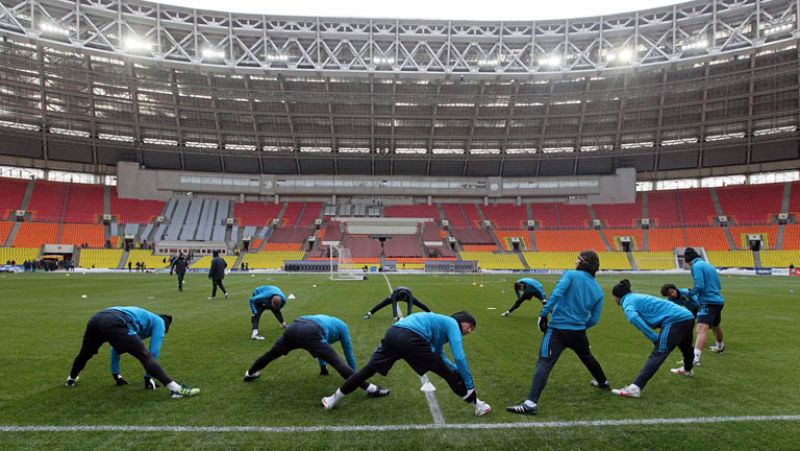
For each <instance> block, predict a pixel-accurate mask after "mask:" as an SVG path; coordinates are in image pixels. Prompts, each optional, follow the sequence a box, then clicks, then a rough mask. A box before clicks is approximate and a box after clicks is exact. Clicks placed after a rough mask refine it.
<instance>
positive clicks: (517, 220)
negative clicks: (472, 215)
mask: <svg viewBox="0 0 800 451" xmlns="http://www.w3.org/2000/svg"><path fill="white" fill-rule="evenodd" d="M481 211H483V216H484V217H486V219H488V220H490V221H492V223H494V225H495V228H496V229H500V230H519V229H522V228H525V227H526V225H527V222H528V210H527V208H526V207H525V206H524V205H520V206H516V205H511V204H500V205H483V206H481Z"/></svg>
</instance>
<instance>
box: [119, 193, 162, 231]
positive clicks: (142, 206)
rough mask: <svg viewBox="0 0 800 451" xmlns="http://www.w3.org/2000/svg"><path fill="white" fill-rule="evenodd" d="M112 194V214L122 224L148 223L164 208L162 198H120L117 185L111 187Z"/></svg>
mask: <svg viewBox="0 0 800 451" xmlns="http://www.w3.org/2000/svg"><path fill="white" fill-rule="evenodd" d="M110 194H111V195H110V200H111V214H112V215H114V216H116V217H117V222H119V223H121V224H147V223H148V222H150V221H152V220H153V218H155V217H157V216H159V215H161V212H162V211H163V210H164V202H163V201H160V200H138V199H120V198H119V196H118V194H117V188H116V187H112V188H111V193H110Z"/></svg>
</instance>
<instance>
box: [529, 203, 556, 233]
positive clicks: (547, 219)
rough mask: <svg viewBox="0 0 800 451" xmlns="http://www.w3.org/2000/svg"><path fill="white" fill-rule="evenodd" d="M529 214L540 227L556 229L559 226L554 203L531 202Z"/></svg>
mask: <svg viewBox="0 0 800 451" xmlns="http://www.w3.org/2000/svg"><path fill="white" fill-rule="evenodd" d="M531 214H532V215H533V219H534V220H535V221H536V222H537V223H538V225H539V227H540V228H542V229H557V228H558V227H559V222H558V209H557V208H556V204H553V203H542V204H531Z"/></svg>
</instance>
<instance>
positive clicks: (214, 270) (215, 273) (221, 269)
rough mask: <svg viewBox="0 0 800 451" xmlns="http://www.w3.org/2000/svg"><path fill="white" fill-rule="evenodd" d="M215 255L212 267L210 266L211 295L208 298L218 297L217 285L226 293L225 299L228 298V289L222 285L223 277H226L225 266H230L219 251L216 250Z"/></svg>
mask: <svg viewBox="0 0 800 451" xmlns="http://www.w3.org/2000/svg"><path fill="white" fill-rule="evenodd" d="M213 256H214V257H213V258H212V259H211V267H210V268H208V278H209V279H211V296H209V297H208V300H212V299H214V298H216V297H217V287H219V289H220V290H222V292H223V293H224V294H225V299H228V291H227V290H226V289H225V286H224V285H222V279H224V278H225V268H227V267H228V263H227V262H226V261H225V259H223V258H222V257H220V256H219V251H214V252H213Z"/></svg>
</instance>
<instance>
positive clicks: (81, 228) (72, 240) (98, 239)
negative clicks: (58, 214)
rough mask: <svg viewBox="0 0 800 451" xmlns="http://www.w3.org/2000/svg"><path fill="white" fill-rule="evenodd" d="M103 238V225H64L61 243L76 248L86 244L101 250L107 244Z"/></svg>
mask: <svg viewBox="0 0 800 451" xmlns="http://www.w3.org/2000/svg"><path fill="white" fill-rule="evenodd" d="M103 237H104V235H103V225H102V224H64V225H63V226H62V227H61V239H60V240H59V243H61V244H74V245H75V246H80V245H81V244H83V243H86V244H88V245H89V247H93V248H100V247H103V244H105V239H104V238H103Z"/></svg>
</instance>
